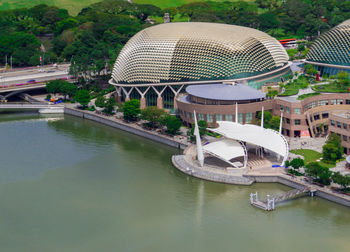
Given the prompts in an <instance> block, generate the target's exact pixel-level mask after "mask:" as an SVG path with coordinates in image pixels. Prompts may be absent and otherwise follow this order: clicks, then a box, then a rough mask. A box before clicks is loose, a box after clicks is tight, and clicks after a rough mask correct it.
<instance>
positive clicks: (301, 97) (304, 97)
mask: <svg viewBox="0 0 350 252" xmlns="http://www.w3.org/2000/svg"><path fill="white" fill-rule="evenodd" d="M320 94H321V93H319V92H315V93H309V94H303V95H299V96H298V98H297V100H304V99H306V98H309V97H311V96H315V95H320Z"/></svg>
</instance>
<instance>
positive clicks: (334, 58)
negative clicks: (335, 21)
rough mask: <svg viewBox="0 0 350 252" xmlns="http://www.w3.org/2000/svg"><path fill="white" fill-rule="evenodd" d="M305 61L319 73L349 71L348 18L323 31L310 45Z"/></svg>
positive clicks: (349, 25)
mask: <svg viewBox="0 0 350 252" xmlns="http://www.w3.org/2000/svg"><path fill="white" fill-rule="evenodd" d="M306 63H309V64H312V65H314V66H315V67H316V68H317V69H318V71H320V74H321V75H324V74H327V75H336V74H337V73H339V72H341V71H345V72H348V73H350V19H349V20H347V21H345V22H343V23H341V24H339V25H337V26H336V27H334V28H333V29H331V30H329V31H328V32H325V33H323V34H322V35H321V36H320V37H319V38H318V39H317V40H316V41H315V42H314V43H313V45H312V46H311V48H310V50H309V52H308V54H307V57H306Z"/></svg>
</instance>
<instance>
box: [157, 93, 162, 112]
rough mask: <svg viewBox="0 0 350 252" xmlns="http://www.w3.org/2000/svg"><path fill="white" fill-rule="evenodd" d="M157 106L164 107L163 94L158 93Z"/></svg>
mask: <svg viewBox="0 0 350 252" xmlns="http://www.w3.org/2000/svg"><path fill="white" fill-rule="evenodd" d="M157 107H158V108H160V109H162V108H163V98H162V96H161V95H158V98H157Z"/></svg>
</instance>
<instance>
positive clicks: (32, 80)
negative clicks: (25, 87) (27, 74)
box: [27, 79, 35, 83]
mask: <svg viewBox="0 0 350 252" xmlns="http://www.w3.org/2000/svg"><path fill="white" fill-rule="evenodd" d="M34 82H35V80H34V79H31V80H27V83H34Z"/></svg>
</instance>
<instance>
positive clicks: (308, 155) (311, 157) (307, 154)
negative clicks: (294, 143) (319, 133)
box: [290, 149, 335, 168]
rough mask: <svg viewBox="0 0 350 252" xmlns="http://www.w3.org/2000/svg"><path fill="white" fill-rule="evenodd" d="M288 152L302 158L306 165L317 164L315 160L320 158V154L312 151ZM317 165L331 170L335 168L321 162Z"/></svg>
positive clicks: (298, 150)
mask: <svg viewBox="0 0 350 252" xmlns="http://www.w3.org/2000/svg"><path fill="white" fill-rule="evenodd" d="M290 152H291V153H294V154H298V155H301V156H303V157H304V161H305V163H306V164H308V163H311V162H317V161H316V160H318V159H320V158H322V153H320V152H317V151H314V150H309V149H297V150H291V151H290ZM319 163H320V165H322V166H325V167H328V168H333V167H334V166H335V165H332V164H326V163H324V162H322V161H320V162H319Z"/></svg>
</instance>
